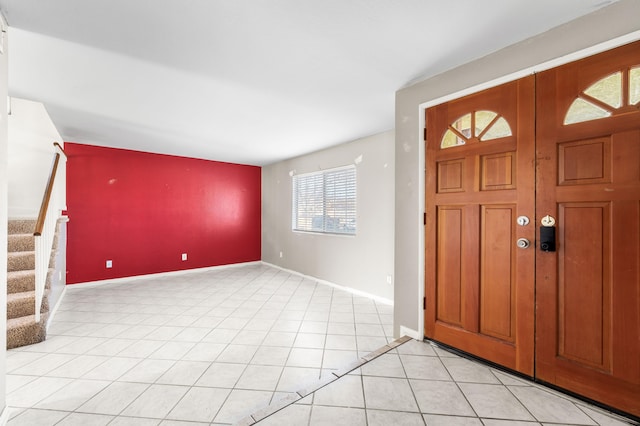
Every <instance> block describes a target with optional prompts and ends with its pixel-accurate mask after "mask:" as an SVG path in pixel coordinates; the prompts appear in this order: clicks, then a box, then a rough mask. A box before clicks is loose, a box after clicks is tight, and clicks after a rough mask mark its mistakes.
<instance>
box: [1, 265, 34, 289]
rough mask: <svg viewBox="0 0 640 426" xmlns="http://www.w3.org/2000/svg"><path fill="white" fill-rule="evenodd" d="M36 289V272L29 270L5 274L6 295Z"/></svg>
mask: <svg viewBox="0 0 640 426" xmlns="http://www.w3.org/2000/svg"><path fill="white" fill-rule="evenodd" d="M35 289H36V271H35V270H33V269H29V270H26V271H11V272H7V293H8V294H11V293H22V292H25V291H33V290H35Z"/></svg>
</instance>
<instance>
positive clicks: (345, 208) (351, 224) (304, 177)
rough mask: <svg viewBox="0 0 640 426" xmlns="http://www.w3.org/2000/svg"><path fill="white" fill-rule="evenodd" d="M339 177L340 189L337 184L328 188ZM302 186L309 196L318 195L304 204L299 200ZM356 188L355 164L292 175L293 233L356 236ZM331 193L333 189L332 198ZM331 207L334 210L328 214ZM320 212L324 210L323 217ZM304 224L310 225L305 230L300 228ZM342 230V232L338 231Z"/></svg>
mask: <svg viewBox="0 0 640 426" xmlns="http://www.w3.org/2000/svg"><path fill="white" fill-rule="evenodd" d="M345 172H346V173H345ZM340 174H342V175H343V176H341V179H340V180H339V181H338V183H337V185H336V184H335V182H334V185H333V186H328V185H327V181H328V180H330V179H331V177H335V176H336V175H338V176H339V175H340ZM300 185H305V186H306V189H307V191H308V192H313V191H316V193H315V194H309V197H307V198H305V199H304V200H302V199H301V197H300V191H301V189H302V188H300ZM336 186H337V187H338V188H336ZM357 186H358V178H357V169H356V166H355V165H353V164H350V165H347V166H340V167H334V168H330V169H324V170H319V171H314V172H309V173H301V174H298V175H295V174H292V175H291V230H292V231H293V232H301V233H312V234H322V235H342V236H356V234H357V204H358V197H357V195H358V191H357ZM331 189H333V192H334V193H333V195H331V194H329V192H331ZM318 198H321V199H318ZM301 202H303V204H301ZM340 204H342V205H340ZM329 206H331V208H332V209H333V214H330V213H329V212H328V209H329ZM305 207H306V210H307V212H306V213H301V210H303V209H305ZM318 210H321V211H320V214H319V213H318ZM318 219H319V220H320V224H321V226H318V223H317V221H318ZM327 219H330V220H327ZM301 221H307V222H308V223H307V224H306V226H305V225H301ZM340 228H342V229H343V230H339V229H340Z"/></svg>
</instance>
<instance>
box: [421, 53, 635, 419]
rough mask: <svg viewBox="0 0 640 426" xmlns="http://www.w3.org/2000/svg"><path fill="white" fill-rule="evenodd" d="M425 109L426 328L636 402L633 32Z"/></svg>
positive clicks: (604, 399) (582, 391)
mask: <svg viewBox="0 0 640 426" xmlns="http://www.w3.org/2000/svg"><path fill="white" fill-rule="evenodd" d="M534 97H535V106H534ZM426 123H427V137H426V141H427V149H426V212H427V222H426V227H425V230H426V231H425V232H426V234H425V252H426V254H425V294H426V302H427V303H426V310H425V335H426V337H428V338H430V339H433V340H436V341H439V342H442V343H445V344H448V345H450V346H453V347H456V348H458V349H461V350H463V351H465V352H468V353H471V354H473V355H476V356H479V357H481V358H484V359H487V360H489V361H492V362H495V363H498V364H501V365H503V366H505V367H508V368H510V369H513V370H516V371H519V372H522V373H525V374H528V375H530V376H533V377H535V378H536V379H537V380H540V381H543V382H547V383H549V384H552V385H555V386H558V387H560V388H563V389H566V390H569V391H571V392H575V393H577V394H579V395H582V396H585V397H587V398H590V399H593V400H595V401H598V402H601V403H604V404H606V405H609V406H611V407H614V408H617V409H619V410H622V411H624V412H627V413H630V414H632V415H634V416H640V42H636V43H632V44H630V45H627V46H623V47H620V48H617V49H614V50H611V51H609V52H605V53H602V54H599V55H596V56H593V57H590V58H586V59H583V60H581V61H577V62H574V63H570V64H568V65H565V66H562V67H558V68H555V69H552V70H549V71H545V72H542V73H540V74H537V75H536V76H535V87H534V77H529V78H525V79H522V80H519V81H516V82H513V83H509V84H505V85H503V86H500V87H498V88H494V89H490V90H487V91H484V92H481V93H478V94H475V95H472V96H468V97H465V98H462V99H458V100H455V101H451V102H447V103H446V104H442V105H439V106H435V107H433V108H429V109H428V110H427V112H426ZM534 128H535V135H534ZM534 182H535V183H534ZM520 216H528V217H529V218H530V219H531V221H530V223H529V224H524V222H520V223H522V225H520V224H519V223H518V222H519V221H518V219H520ZM546 217H552V218H553V219H554V221H555V234H556V238H555V245H556V250H555V251H545V250H544V248H543V247H542V246H543V245H542V244H541V239H540V238H539V235H540V234H539V232H540V226H541V222H542V219H543V218H546ZM521 238H526V239H528V240H529V241H530V246H529V247H523V248H517V246H518V242H519V240H520V239H521ZM534 265H535V266H534ZM534 307H535V315H534ZM534 324H535V327H534Z"/></svg>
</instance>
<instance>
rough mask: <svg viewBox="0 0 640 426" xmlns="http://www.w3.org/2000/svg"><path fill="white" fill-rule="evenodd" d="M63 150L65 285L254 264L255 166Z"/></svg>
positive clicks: (85, 148)
mask: <svg viewBox="0 0 640 426" xmlns="http://www.w3.org/2000/svg"><path fill="white" fill-rule="evenodd" d="M64 149H65V151H66V152H67V154H68V159H67V214H68V216H69V223H68V231H67V232H68V240H67V283H69V284H74V283H80V282H87V281H96V280H104V279H110V278H120V277H129V276H134V275H143V274H151V273H158V272H168V271H178V270H184V269H193V268H202V267H207V266H217V265H226V264H232V263H241V262H249V261H256V260H260V256H261V253H260V237H261V229H260V228H261V217H260V207H261V181H260V180H261V169H260V167H256V166H246V165H240V164H230V163H221V162H217V161H207V160H198V159H193V158H184V157H174V156H170V155H160V154H149V153H144V152H138V151H129V150H122V149H113V148H103V147H97V146H90V145H81V144H76V143H69V142H67V143H65V147H64ZM182 253H187V260H186V261H182V259H181V256H182ZM107 260H112V261H113V267H112V268H110V269H108V268H106V261H107Z"/></svg>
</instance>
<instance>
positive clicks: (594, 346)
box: [557, 203, 611, 372]
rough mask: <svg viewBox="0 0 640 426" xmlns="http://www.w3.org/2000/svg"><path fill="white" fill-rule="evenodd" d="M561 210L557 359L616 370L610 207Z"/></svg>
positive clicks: (565, 207)
mask: <svg viewBox="0 0 640 426" xmlns="http://www.w3.org/2000/svg"><path fill="white" fill-rule="evenodd" d="M558 211H559V215H558V216H559V223H562V226H561V227H560V229H559V233H558V234H559V235H558V240H557V242H558V247H559V250H558V266H559V271H558V344H557V356H559V357H563V358H566V359H569V360H573V361H576V362H580V363H583V364H585V365H590V366H591V367H593V368H597V369H600V370H602V371H604V372H610V370H611V279H610V277H611V267H610V263H609V259H610V258H611V247H610V244H609V241H610V240H611V236H610V231H611V219H610V216H611V215H610V204H609V203H580V204H560V205H559V206H558Z"/></svg>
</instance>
